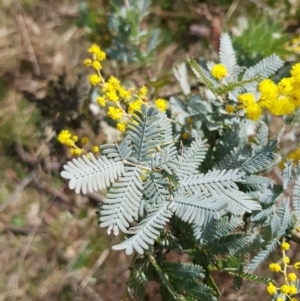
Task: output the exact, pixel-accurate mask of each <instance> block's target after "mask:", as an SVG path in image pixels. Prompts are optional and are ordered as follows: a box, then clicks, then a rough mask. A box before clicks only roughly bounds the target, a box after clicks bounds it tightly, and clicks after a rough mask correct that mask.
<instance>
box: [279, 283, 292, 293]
mask: <svg viewBox="0 0 300 301" xmlns="http://www.w3.org/2000/svg"><path fill="white" fill-rule="evenodd" d="M290 290H291V289H290V286H288V285H286V284H284V285H283V286H281V288H280V291H281V292H282V293H283V294H284V295H288V294H289V293H290Z"/></svg>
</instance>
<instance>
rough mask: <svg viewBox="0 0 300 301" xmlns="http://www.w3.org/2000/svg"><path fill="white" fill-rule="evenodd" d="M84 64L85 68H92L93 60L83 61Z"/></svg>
mask: <svg viewBox="0 0 300 301" xmlns="http://www.w3.org/2000/svg"><path fill="white" fill-rule="evenodd" d="M83 64H84V65H85V66H87V67H90V66H92V60H91V59H85V60H84V61H83Z"/></svg>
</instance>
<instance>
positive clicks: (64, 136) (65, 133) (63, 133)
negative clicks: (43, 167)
mask: <svg viewBox="0 0 300 301" xmlns="http://www.w3.org/2000/svg"><path fill="white" fill-rule="evenodd" d="M71 137H72V134H71V133H70V132H69V131H68V130H62V131H61V132H60V133H59V134H58V137H57V140H58V142H60V143H61V144H65V142H66V141H67V140H68V139H71Z"/></svg>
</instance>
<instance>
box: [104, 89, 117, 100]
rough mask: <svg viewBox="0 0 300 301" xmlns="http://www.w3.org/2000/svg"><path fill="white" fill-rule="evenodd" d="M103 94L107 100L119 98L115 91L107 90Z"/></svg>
mask: <svg viewBox="0 0 300 301" xmlns="http://www.w3.org/2000/svg"><path fill="white" fill-rule="evenodd" d="M105 96H106V97H107V99H108V100H110V101H113V102H117V101H118V100H119V96H118V95H117V93H116V92H115V91H109V92H107V93H106V94H105Z"/></svg>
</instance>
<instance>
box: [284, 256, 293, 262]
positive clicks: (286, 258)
mask: <svg viewBox="0 0 300 301" xmlns="http://www.w3.org/2000/svg"><path fill="white" fill-rule="evenodd" d="M282 261H283V262H284V263H285V264H289V263H290V261H291V260H290V258H289V257H287V256H284V257H283V258H282Z"/></svg>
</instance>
